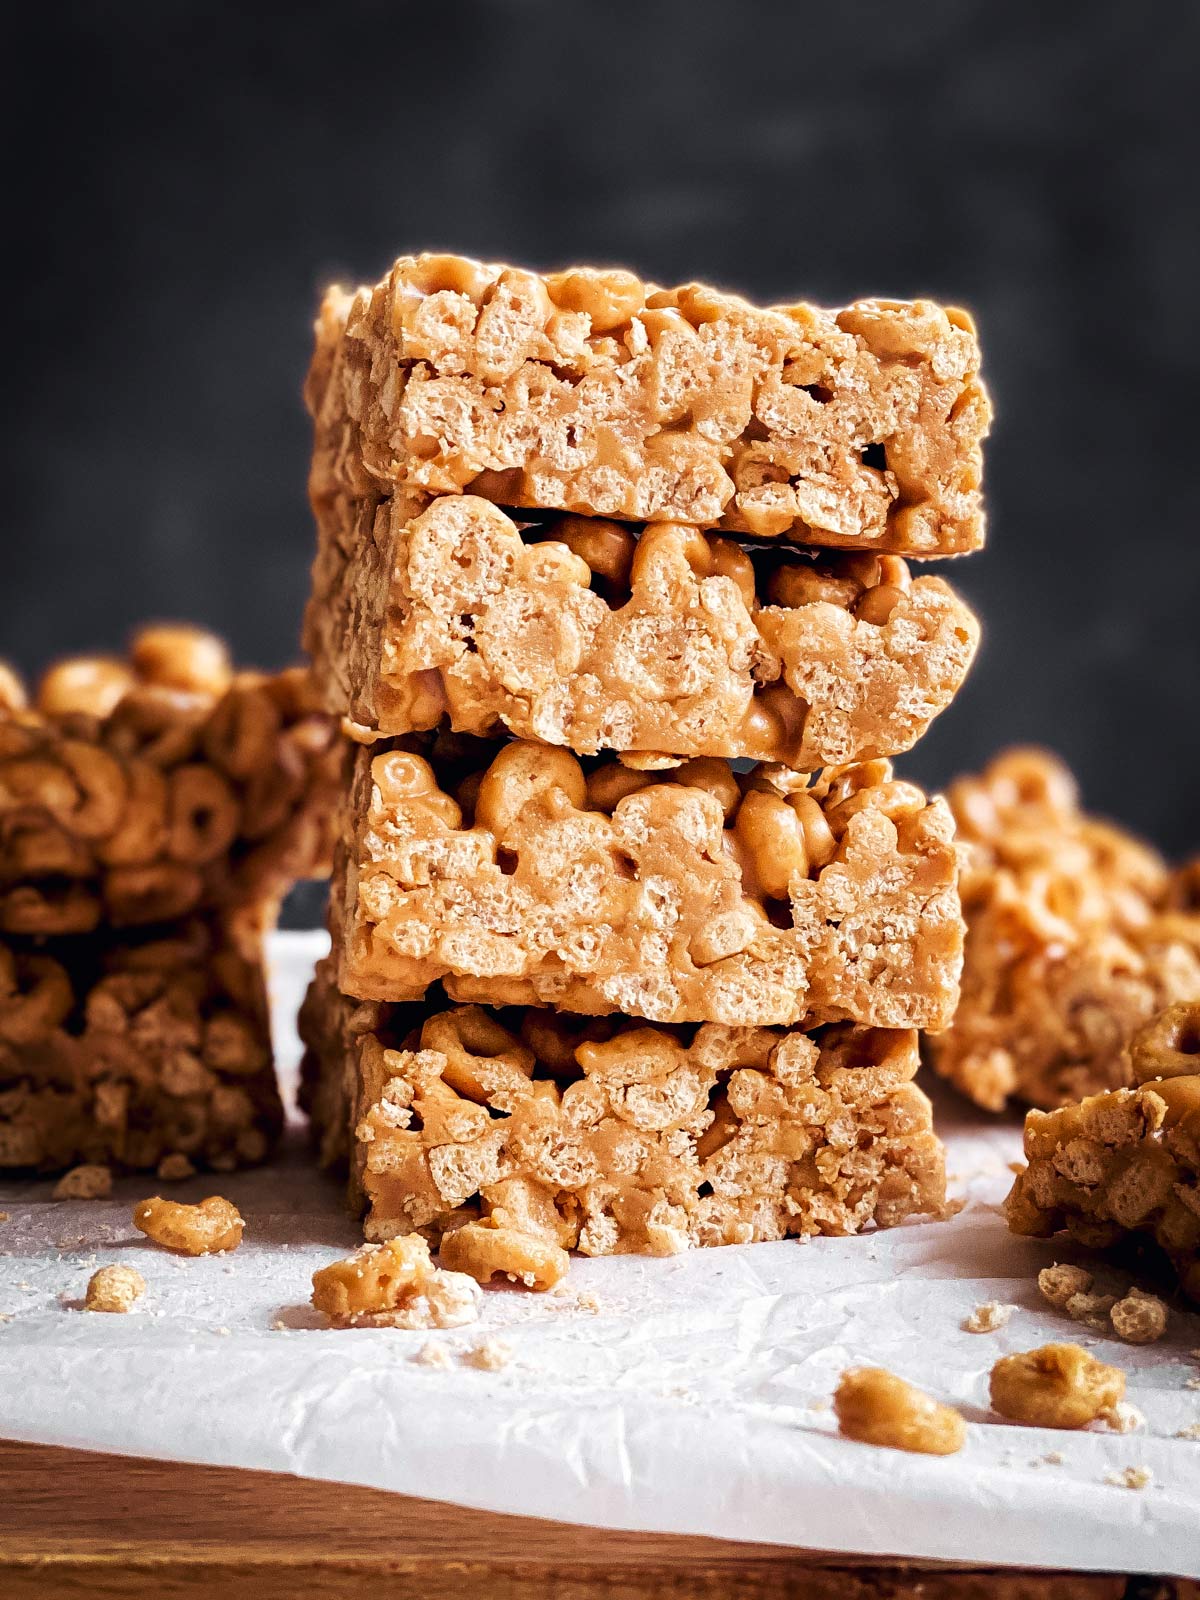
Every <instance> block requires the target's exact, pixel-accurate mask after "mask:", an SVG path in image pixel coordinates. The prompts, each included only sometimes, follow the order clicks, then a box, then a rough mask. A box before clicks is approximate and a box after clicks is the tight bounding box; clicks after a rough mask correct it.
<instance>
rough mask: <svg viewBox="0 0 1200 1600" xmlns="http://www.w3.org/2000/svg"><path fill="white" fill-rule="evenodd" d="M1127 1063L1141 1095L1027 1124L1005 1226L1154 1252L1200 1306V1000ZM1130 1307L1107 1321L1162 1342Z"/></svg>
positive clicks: (1175, 1011) (1126, 1094) (1040, 1116)
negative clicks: (1021, 1163)
mask: <svg viewBox="0 0 1200 1600" xmlns="http://www.w3.org/2000/svg"><path fill="white" fill-rule="evenodd" d="M1129 1055H1130V1060H1131V1064H1132V1072H1133V1077H1134V1081H1135V1085H1136V1086H1135V1087H1132V1088H1122V1089H1111V1090H1108V1091H1107V1092H1105V1093H1103V1094H1097V1095H1092V1096H1090V1097H1088V1098H1087V1099H1085V1100H1083V1101H1082V1102H1081V1103H1080V1104H1078V1105H1069V1106H1063V1107H1061V1108H1060V1109H1059V1110H1057V1111H1050V1112H1043V1111H1031V1112H1030V1113H1029V1114H1028V1116H1027V1117H1026V1119H1025V1155H1026V1158H1027V1161H1028V1165H1027V1167H1026V1168H1025V1170H1024V1171H1023V1172H1021V1173H1020V1174H1019V1175H1018V1177H1017V1180H1016V1182H1015V1184H1014V1185H1013V1189H1012V1193H1011V1194H1010V1195H1009V1197H1008V1200H1007V1202H1006V1210H1007V1215H1008V1223H1009V1227H1010V1228H1012V1230H1013V1232H1014V1233H1022V1234H1029V1235H1032V1236H1033V1237H1035V1238H1048V1237H1049V1236H1050V1235H1052V1234H1055V1233H1059V1232H1063V1231H1065V1232H1066V1233H1068V1234H1070V1235H1071V1236H1072V1237H1074V1238H1075V1239H1077V1240H1079V1242H1080V1243H1082V1244H1085V1245H1088V1246H1091V1247H1093V1248H1096V1249H1102V1250H1115V1249H1117V1248H1119V1247H1121V1248H1135V1249H1136V1248H1139V1247H1140V1248H1147V1249H1149V1251H1150V1253H1151V1254H1152V1255H1153V1256H1155V1257H1162V1258H1165V1260H1166V1261H1167V1262H1169V1263H1170V1264H1171V1266H1172V1267H1173V1268H1174V1271H1175V1273H1176V1275H1177V1277H1178V1279H1179V1283H1180V1286H1181V1287H1182V1289H1183V1292H1184V1294H1186V1295H1188V1296H1190V1298H1191V1299H1193V1300H1195V1301H1198V1302H1200V1001H1192V1002H1190V1003H1181V1004H1177V1005H1174V1006H1171V1007H1169V1008H1168V1009H1167V1010H1166V1011H1164V1012H1163V1013H1162V1015H1161V1016H1159V1017H1157V1018H1155V1019H1154V1020H1153V1021H1151V1022H1150V1023H1148V1024H1147V1025H1145V1026H1144V1027H1143V1028H1141V1029H1140V1030H1139V1031H1138V1032H1137V1033H1136V1034H1135V1035H1134V1037H1133V1041H1132V1044H1131V1046H1130V1051H1129ZM1141 1298H1142V1299H1143V1300H1146V1299H1148V1298H1151V1297H1141ZM1129 1299H1130V1297H1127V1298H1126V1299H1125V1300H1123V1301H1121V1302H1120V1305H1121V1306H1122V1307H1123V1308H1125V1309H1124V1310H1123V1311H1122V1313H1121V1314H1120V1317H1118V1314H1117V1312H1116V1308H1115V1307H1114V1308H1113V1311H1112V1313H1111V1315H1112V1316H1113V1320H1114V1323H1116V1322H1117V1321H1118V1320H1121V1319H1124V1322H1125V1323H1127V1324H1128V1326H1127V1327H1126V1329H1125V1331H1124V1332H1122V1333H1121V1337H1123V1338H1124V1337H1130V1336H1134V1337H1135V1338H1136V1339H1137V1340H1139V1341H1140V1340H1144V1339H1145V1338H1147V1337H1149V1338H1153V1337H1155V1336H1156V1334H1155V1332H1154V1328H1153V1324H1151V1323H1150V1322H1149V1321H1148V1319H1147V1317H1146V1315H1145V1313H1146V1312H1147V1310H1148V1311H1150V1312H1151V1313H1152V1314H1153V1320H1154V1323H1157V1319H1158V1313H1157V1312H1156V1311H1155V1310H1154V1308H1153V1307H1146V1306H1142V1307H1141V1308H1140V1311H1141V1313H1142V1314H1141V1315H1139V1316H1138V1317H1137V1321H1136V1323H1135V1322H1134V1320H1133V1318H1132V1315H1130V1314H1129V1313H1132V1312H1133V1311H1135V1310H1138V1309H1139V1308H1137V1307H1131V1306H1130V1304H1129ZM1159 1304H1161V1302H1160V1303H1159ZM1163 1312H1164V1314H1165V1307H1164V1308H1163ZM1118 1331H1120V1329H1118ZM1159 1331H1161V1329H1160V1330H1159Z"/></svg>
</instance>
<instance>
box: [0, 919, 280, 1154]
mask: <svg viewBox="0 0 1200 1600" xmlns="http://www.w3.org/2000/svg"><path fill="white" fill-rule="evenodd" d="M281 1121H282V1113H281V1109H280V1104H279V1096H278V1093H277V1091H276V1087H275V1077H274V1073H273V1071H272V1064H271V1038H270V1028H269V1021H268V1015H267V999H266V991H265V987H264V983H263V971H262V955H261V947H260V935H259V931H258V928H257V926H256V925H254V924H253V923H252V922H250V921H248V922H247V923H246V924H244V925H243V924H241V923H238V924H233V923H230V924H229V925H224V924H217V923H212V922H205V921H202V920H199V919H197V920H194V921H192V922H190V923H185V924H179V925H176V926H174V927H172V928H171V929H170V930H169V931H168V932H166V933H164V932H163V931H162V930H159V929H156V930H153V932H151V933H143V934H136V935H135V934H134V933H133V932H132V931H129V932H127V933H126V934H125V935H123V936H122V937H121V938H120V939H115V938H113V937H112V936H107V935H106V936H101V935H88V936H85V937H81V938H72V939H57V940H49V941H46V942H41V943H35V942H33V941H30V940H10V941H8V942H6V943H3V944H0V1169H2V1168H29V1169H33V1170H36V1171H43V1172H51V1171H57V1170H62V1169H64V1168H70V1167H75V1166H77V1165H78V1164H79V1163H87V1164H91V1165H93V1166H95V1165H104V1166H107V1165H109V1164H112V1165H113V1166H115V1167H117V1168H123V1169H131V1170H133V1169H140V1170H152V1169H154V1168H156V1167H157V1166H158V1164H159V1163H160V1162H161V1161H163V1160H164V1159H165V1158H169V1157H170V1156H172V1155H180V1156H185V1157H188V1158H190V1160H191V1161H192V1162H193V1163H194V1164H195V1165H196V1166H209V1167H217V1168H221V1169H224V1168H227V1167H232V1166H235V1165H240V1164H243V1163H247V1162H254V1161H258V1160H261V1159H262V1157H263V1156H264V1155H265V1154H266V1153H267V1151H268V1149H269V1148H270V1146H271V1144H272V1143H273V1141H274V1139H275V1137H276V1135H277V1134H278V1132H279V1128H280V1125H281Z"/></svg>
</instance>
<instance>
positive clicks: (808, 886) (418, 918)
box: [334, 738, 963, 1027]
mask: <svg viewBox="0 0 1200 1600" xmlns="http://www.w3.org/2000/svg"><path fill="white" fill-rule="evenodd" d="M426 748H427V749H428V751H429V754H430V755H431V757H432V759H433V765H432V766H431V765H430V764H429V762H427V761H426V760H425V759H424V758H423V757H422V756H420V755H416V754H413V753H411V752H409V751H407V750H403V749H394V750H391V751H388V752H385V753H378V752H377V751H376V750H372V749H369V748H368V749H362V750H360V751H359V753H358V757H357V766H356V778H355V783H354V787H353V790H352V793H351V797H350V805H349V808H348V812H349V814H348V818H347V837H346V842H345V855H346V859H345V861H344V863H343V865H342V867H340V868H339V869H335V876H334V882H335V901H336V897H338V896H340V904H338V903H335V913H334V915H335V926H337V927H338V928H339V929H341V930H342V933H343V937H344V949H343V960H342V971H341V987H342V988H343V989H344V990H345V991H346V992H347V993H349V994H353V995H356V996H358V997H360V998H364V999H378V1000H393V1001H402V1000H412V999H418V998H419V997H420V996H421V995H422V994H423V993H424V991H425V989H426V988H427V987H428V986H429V985H430V984H431V983H434V982H436V981H438V980H445V983H446V988H447V991H448V992H450V993H451V994H452V996H453V997H454V998H455V999H458V1000H479V1001H483V1002H485V1003H489V1004H496V1005H512V1004H531V1005H554V1006H556V1007H559V1008H561V1009H565V1010H569V1011H582V1012H591V1013H604V1012H608V1011H621V1012H625V1013H626V1014H628V1015H630V1016H640V1017H645V1018H647V1019H649V1020H651V1021H656V1022H724V1023H728V1024H730V1025H741V1024H746V1023H754V1024H759V1023H761V1024H790V1023H794V1022H799V1021H802V1020H806V1021H807V1022H808V1023H809V1024H810V1025H813V1026H815V1025H816V1024H818V1023H823V1022H833V1021H843V1020H851V1021H855V1022H863V1023H867V1024H870V1025H872V1026H876V1027H945V1026H946V1024H947V1023H948V1022H949V1020H950V1018H951V1016H952V1014H953V1010H954V1005H955V1002H956V1000H957V994H958V974H959V969H960V965H961V959H962V937H963V925H962V919H961V915H960V910H959V901H958V890H957V881H956V879H957V855H956V849H955V844H954V828H953V822H952V819H951V816H950V813H949V811H948V809H947V807H946V805H945V803H944V802H943V801H941V800H936V799H935V800H933V801H927V800H926V798H925V796H924V794H923V793H922V792H921V791H920V790H919V789H917V788H915V787H914V786H913V785H912V784H908V783H901V782H898V781H897V780H895V779H893V778H892V776H891V768H890V766H889V764H888V763H887V762H883V761H880V762H870V763H866V764H864V765H862V766H856V767H848V768H844V769H829V770H828V771H827V772H826V773H825V774H823V775H822V777H821V778H820V779H818V780H816V781H814V782H812V783H809V782H808V780H806V779H805V778H803V777H800V776H798V775H797V774H795V773H791V772H788V771H785V770H783V769H779V768H772V767H759V768H757V769H756V770H755V771H754V772H753V773H751V774H743V775H740V776H739V775H736V774H734V773H733V772H732V771H731V770H730V768H729V766H728V765H727V764H725V763H722V762H718V761H713V760H697V761H693V762H689V763H685V764H684V765H683V766H681V767H673V768H669V769H667V770H665V771H661V772H635V771H630V770H629V769H627V768H625V767H623V766H621V765H619V764H618V763H617V762H615V761H611V760H610V761H606V762H601V763H600V764H598V765H596V766H594V767H593V768H592V770H591V771H589V772H588V773H587V774H586V775H585V773H584V770H583V767H582V766H581V764H580V762H579V761H578V760H577V759H576V758H575V757H574V756H572V755H569V754H568V753H567V752H565V751H562V750H554V749H550V748H547V747H545V746H540V745H530V744H526V743H523V742H521V741H513V742H512V743H510V744H507V745H504V746H502V747H501V748H500V750H499V751H498V752H497V751H496V748H495V747H494V746H488V745H486V744H483V743H481V742H480V741H470V740H463V739H455V738H444V739H441V740H439V741H437V742H436V743H433V744H428V743H427V744H426ZM448 791H453V792H448Z"/></svg>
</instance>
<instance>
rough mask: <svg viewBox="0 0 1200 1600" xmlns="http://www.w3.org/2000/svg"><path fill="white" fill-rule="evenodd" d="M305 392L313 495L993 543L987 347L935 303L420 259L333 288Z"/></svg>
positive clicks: (784, 531) (914, 548) (917, 543)
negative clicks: (828, 300)
mask: <svg viewBox="0 0 1200 1600" xmlns="http://www.w3.org/2000/svg"><path fill="white" fill-rule="evenodd" d="M306 398H307V402H308V406H309V409H310V411H311V413H312V416H313V418H314V422H315V427H316V439H315V450H314V458H313V471H312V478H311V491H312V495H313V498H314V501H315V502H321V501H325V500H327V499H329V498H330V497H332V496H338V495H341V496H345V497H348V498H349V499H350V500H362V499H368V498H370V497H372V496H375V495H380V494H382V495H384V496H390V495H399V496H403V497H413V496H415V497H418V498H423V499H426V500H428V499H432V498H434V497H435V496H437V495H439V494H463V493H472V494H477V495H483V496H485V497H486V498H488V499H491V500H494V501H496V502H497V503H498V504H503V505H512V506H529V507H539V508H541V509H544V510H562V511H570V512H574V513H578V514H581V515H585V516H601V517H617V518H621V519H628V520H634V521H653V522H658V521H680V522H687V523H692V524H694V525H696V526H699V527H705V528H721V529H723V530H727V531H731V532H736V533H744V534H750V535H752V536H755V537H758V538H775V539H785V540H791V541H793V542H795V543H799V544H805V545H824V546H833V547H844V548H851V549H873V550H881V551H888V552H891V553H894V554H899V555H918V556H938V555H952V554H957V553H960V552H963V551H968V550H973V549H976V548H978V546H979V545H980V544H981V543H982V540H983V516H982V510H981V499H980V474H981V441H982V439H983V436H984V435H985V433H986V431H987V427H988V423H989V420H990V408H989V404H988V400H987V395H986V393H985V391H984V389H983V387H982V385H981V383H980V381H979V349H978V345H977V343H976V339H975V333H974V328H973V326H972V324H971V321H970V318H969V317H968V316H967V315H966V313H965V312H962V311H958V310H953V309H952V310H944V309H943V308H941V307H940V306H937V305H934V304H932V303H931V302H929V301H916V302H914V303H911V304H910V303H903V302H893V301H882V300H868V301H862V302H859V303H858V304H856V305H853V306H849V307H846V308H844V309H842V310H839V311H824V310H819V309H818V308H816V307H813V306H809V305H803V304H801V305H793V306H784V307H776V308H759V307H756V306H752V305H750V304H748V303H747V302H746V301H744V300H741V299H739V298H737V297H736V296H734V295H730V294H724V293H721V292H718V291H717V290H714V289H711V288H707V287H705V286H703V285H698V284H690V285H685V286H682V287H679V288H675V289H659V288H656V287H655V286H653V285H649V284H643V283H641V282H640V281H639V280H638V279H637V278H635V277H634V276H633V275H632V274H630V273H623V272H620V273H615V272H597V271H595V270H593V269H589V268H576V269H573V270H570V271H567V272H561V273H553V274H549V275H544V276H543V275H538V274H536V273H533V272H526V271H522V270H520V269H516V268H512V267H504V266H489V265H484V264H482V263H479V262H475V261H470V260H466V259H464V258H461V257H455V256H432V255H424V256H417V257H411V256H406V257H402V258H401V259H400V260H399V261H397V262H396V264H395V266H394V267H393V268H392V270H391V272H389V273H388V275H387V277H386V278H385V279H384V280H383V281H382V282H381V283H379V284H378V285H376V286H375V287H374V288H364V289H359V290H358V291H357V292H355V293H354V294H346V293H344V292H342V291H341V290H338V289H334V290H331V291H330V293H329V294H328V295H327V296H326V299H325V302H324V304H323V306H322V308H321V313H320V317H319V320H318V322H317V343H316V351H315V354H314V357H313V363H312V368H311V370H310V373H309V377H308V383H307V388H306Z"/></svg>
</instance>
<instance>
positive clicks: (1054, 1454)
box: [1042, 1450, 1066, 1467]
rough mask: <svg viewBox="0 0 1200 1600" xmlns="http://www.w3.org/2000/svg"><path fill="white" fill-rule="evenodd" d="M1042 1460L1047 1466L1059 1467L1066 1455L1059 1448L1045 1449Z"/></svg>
mask: <svg viewBox="0 0 1200 1600" xmlns="http://www.w3.org/2000/svg"><path fill="white" fill-rule="evenodd" d="M1042 1460H1043V1461H1044V1462H1045V1464H1046V1466H1048V1467H1061V1466H1062V1464H1063V1462H1064V1461H1065V1460H1066V1457H1065V1456H1064V1455H1063V1453H1062V1451H1061V1450H1047V1451H1046V1454H1045V1455H1044V1456H1043V1457H1042Z"/></svg>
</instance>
